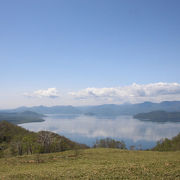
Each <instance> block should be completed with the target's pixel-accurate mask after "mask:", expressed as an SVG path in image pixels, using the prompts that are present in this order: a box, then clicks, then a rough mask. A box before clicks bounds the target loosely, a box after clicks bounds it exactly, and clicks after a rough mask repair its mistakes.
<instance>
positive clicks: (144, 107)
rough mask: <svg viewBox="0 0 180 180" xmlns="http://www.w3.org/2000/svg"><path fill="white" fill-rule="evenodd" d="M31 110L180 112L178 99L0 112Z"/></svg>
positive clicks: (104, 113) (97, 113)
mask: <svg viewBox="0 0 180 180" xmlns="http://www.w3.org/2000/svg"><path fill="white" fill-rule="evenodd" d="M24 111H32V112H36V113H40V114H86V115H95V116H118V115H135V114H138V113H147V112H151V111H167V112H180V101H163V102H161V103H153V102H144V103H138V104H120V105H116V104H103V105H97V106H51V107H47V106H33V107H25V106H23V107H19V108H16V109H10V110H1V112H24Z"/></svg>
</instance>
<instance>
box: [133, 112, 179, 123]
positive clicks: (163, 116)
mask: <svg viewBox="0 0 180 180" xmlns="http://www.w3.org/2000/svg"><path fill="white" fill-rule="evenodd" d="M134 118H136V119H139V120H142V121H152V122H180V112H166V111H152V112H149V113H139V114H136V115H134Z"/></svg>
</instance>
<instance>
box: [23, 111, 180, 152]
mask: <svg viewBox="0 0 180 180" xmlns="http://www.w3.org/2000/svg"><path fill="white" fill-rule="evenodd" d="M44 119H45V121H44V122H36V123H26V124H21V125H20V126H22V127H24V128H26V129H29V130H32V131H40V130H49V131H53V132H55V133H58V134H60V135H64V136H66V137H67V138H70V139H71V140H73V141H76V142H79V143H84V144H87V145H89V146H92V145H93V144H94V142H95V141H96V139H99V138H105V137H111V138H114V139H117V140H123V141H124V142H125V143H126V145H127V147H129V146H130V145H135V146H136V147H137V148H143V149H147V148H152V147H153V146H155V145H156V142H157V141H158V140H160V139H162V138H172V137H173V136H176V135H177V134H178V133H179V132H180V123H153V122H143V121H139V120H137V119H134V118H133V117H132V116H118V117H95V116H85V115H80V116H79V115H62V114H61V115H59V114H54V115H52V114H51V115H47V117H45V118H44Z"/></svg>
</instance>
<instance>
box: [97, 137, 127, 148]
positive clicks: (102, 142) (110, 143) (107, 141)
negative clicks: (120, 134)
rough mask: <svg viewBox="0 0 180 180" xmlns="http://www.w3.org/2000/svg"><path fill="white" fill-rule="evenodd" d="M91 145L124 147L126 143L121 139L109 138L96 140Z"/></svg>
mask: <svg viewBox="0 0 180 180" xmlns="http://www.w3.org/2000/svg"><path fill="white" fill-rule="evenodd" d="M93 147H94V148H98V147H102V148H118V149H126V145H125V143H124V142H123V141H116V140H114V139H111V138H105V139H100V140H96V143H95V144H94V146H93Z"/></svg>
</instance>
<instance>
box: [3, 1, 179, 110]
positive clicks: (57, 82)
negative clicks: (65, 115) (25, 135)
mask: <svg viewBox="0 0 180 180" xmlns="http://www.w3.org/2000/svg"><path fill="white" fill-rule="evenodd" d="M179 9H180V1H179V0H173V1H170V0H151V1H145V0H136V1H134V0H113V1H110V0H76V1H73V0H68V1H67V0H53V1H50V0H38V1H37V0H31V1H24V0H16V1H13V0H1V1H0V83H1V89H0V90H1V93H0V99H1V102H0V108H9V107H16V106H21V105H28V106H31V105H39V104H43V105H56V104H61V105H67V104H72V105H83V104H102V103H124V102H132V103H134V102H141V101H144V100H152V101H160V100H171V99H172V100H174V99H175V100H176V99H177V100H180V93H179V83H180V79H179V77H180V70H179V67H180V21H179V18H180V11H179ZM159 82H163V83H164V84H163V85H162V84H158V83H159ZM133 83H136V84H137V85H138V87H136V88H135V89H136V91H137V88H138V89H140V91H143V93H145V94H146V96H145V97H146V98H141V100H139V99H138V100H137V97H136V98H135V99H133V100H132V99H129V97H128V95H127V94H126V96H124V95H123V92H124V91H123V92H122V90H120V91H119V88H121V89H125V91H127V89H130V95H129V96H137V95H136V93H134V91H133V90H134V87H135V86H133ZM173 83H175V84H173ZM150 84H153V85H152V86H153V87H151V86H150ZM149 87H150V89H153V88H154V87H155V88H154V89H156V90H157V88H159V89H160V90H159V89H158V93H157V94H158V96H157V97H155V98H153V97H154V95H151V97H149V96H148V98H147V94H148V93H149V91H150V90H149V89H148V88H149ZM48 88H56V89H55V91H54V90H52V91H51V89H50V91H48ZM87 88H94V89H87ZM103 88H109V89H103ZM112 88H115V92H114V91H113V92H112ZM117 88H118V92H117ZM147 89H148V90H147ZM164 89H166V91H167V92H171V94H173V97H172V96H171V97H170V96H169V95H168V97H164V96H162V95H164V94H159V91H160V92H162V91H163V90H164ZM38 90H41V91H40V92H39V93H42V94H44V93H45V94H46V95H42V96H40V97H34V96H35V95H37V94H38V93H37V91H38ZM113 90H114V89H113ZM104 91H105V94H104ZM132 91H133V93H132ZM138 91H139V90H138ZM172 91H173V93H172ZM49 92H50V96H48V93H49ZM72 92H73V93H72ZM128 92H129V91H128ZM153 92H154V90H153ZM51 93H52V94H55V96H53V95H52V96H51ZM108 93H109V94H108ZM143 93H141V94H143ZM72 94H73V96H72ZM113 94H116V95H115V98H112V96H113ZM117 94H118V95H117ZM174 94H176V96H174ZM56 95H57V96H56ZM81 95H82V97H81ZM92 95H93V98H92ZM90 96H91V97H90ZM99 96H100V97H99ZM122 96H123V98H122ZM152 96H153V97H152ZM49 97H50V98H49ZM52 97H53V98H52ZM55 97H56V98H55ZM117 97H118V98H119V99H118V100H116V101H114V99H116V98H117ZM138 97H139V94H138ZM163 98H164V99H163Z"/></svg>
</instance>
